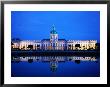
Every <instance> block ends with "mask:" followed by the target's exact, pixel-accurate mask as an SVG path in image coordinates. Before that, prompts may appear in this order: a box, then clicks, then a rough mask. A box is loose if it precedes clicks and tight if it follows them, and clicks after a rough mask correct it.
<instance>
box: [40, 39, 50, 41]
mask: <svg viewBox="0 0 110 87" xmlns="http://www.w3.org/2000/svg"><path fill="white" fill-rule="evenodd" d="M42 41H50V39H42Z"/></svg>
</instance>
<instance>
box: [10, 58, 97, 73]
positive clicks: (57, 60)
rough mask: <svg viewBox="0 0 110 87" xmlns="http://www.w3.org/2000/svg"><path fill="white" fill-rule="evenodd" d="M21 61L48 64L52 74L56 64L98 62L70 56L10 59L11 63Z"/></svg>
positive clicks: (94, 59)
mask: <svg viewBox="0 0 110 87" xmlns="http://www.w3.org/2000/svg"><path fill="white" fill-rule="evenodd" d="M20 61H21V62H22V61H27V62H29V63H32V62H39V63H45V62H48V63H49V65H50V70H51V71H52V72H55V71H56V70H57V68H58V63H60V62H64V61H65V63H66V61H71V62H75V63H77V64H80V62H81V61H94V62H96V63H97V62H98V60H97V59H96V57H76V56H70V57H65V56H54V57H53V56H50V57H48V56H30V57H23V56H21V57H12V63H13V62H15V63H19V62H20Z"/></svg>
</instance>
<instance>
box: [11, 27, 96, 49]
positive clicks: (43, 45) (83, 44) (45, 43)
mask: <svg viewBox="0 0 110 87" xmlns="http://www.w3.org/2000/svg"><path fill="white" fill-rule="evenodd" d="M96 43H97V41H96V40H65V39H59V38H58V33H57V32H56V30H55V26H54V25H53V26H52V30H51V31H50V39H42V40H19V39H12V43H11V46H12V49H21V50H30V49H32V50H76V49H77V50H87V49H95V48H96Z"/></svg>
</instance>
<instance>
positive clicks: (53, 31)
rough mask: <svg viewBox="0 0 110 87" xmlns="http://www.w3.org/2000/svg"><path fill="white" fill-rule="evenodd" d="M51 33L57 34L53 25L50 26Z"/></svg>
mask: <svg viewBox="0 0 110 87" xmlns="http://www.w3.org/2000/svg"><path fill="white" fill-rule="evenodd" d="M50 33H51V34H57V32H56V30H55V26H54V25H53V26H52V30H51V31H50Z"/></svg>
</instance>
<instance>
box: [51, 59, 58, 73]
mask: <svg viewBox="0 0 110 87" xmlns="http://www.w3.org/2000/svg"><path fill="white" fill-rule="evenodd" d="M57 67H58V61H57V60H54V61H50V69H51V71H52V72H55V71H56V70H57Z"/></svg>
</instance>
